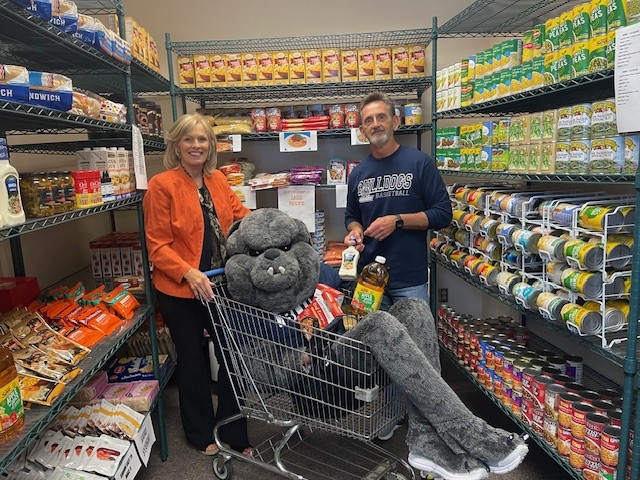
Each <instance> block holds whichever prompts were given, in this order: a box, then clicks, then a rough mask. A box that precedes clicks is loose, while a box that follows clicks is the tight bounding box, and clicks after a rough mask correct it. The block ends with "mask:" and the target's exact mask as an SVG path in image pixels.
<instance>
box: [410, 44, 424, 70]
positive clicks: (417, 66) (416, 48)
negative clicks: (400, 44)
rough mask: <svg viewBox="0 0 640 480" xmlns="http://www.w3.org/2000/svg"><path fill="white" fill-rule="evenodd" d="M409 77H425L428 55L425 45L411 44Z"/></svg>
mask: <svg viewBox="0 0 640 480" xmlns="http://www.w3.org/2000/svg"><path fill="white" fill-rule="evenodd" d="M408 50H409V77H424V75H425V71H426V56H425V47H424V45H410V46H409V47H408Z"/></svg>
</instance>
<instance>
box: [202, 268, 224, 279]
mask: <svg viewBox="0 0 640 480" xmlns="http://www.w3.org/2000/svg"><path fill="white" fill-rule="evenodd" d="M202 273H204V274H205V275H206V276H207V277H209V278H211V277H215V276H216V275H222V274H223V273H224V268H215V269H213V270H207V271H206V272H202Z"/></svg>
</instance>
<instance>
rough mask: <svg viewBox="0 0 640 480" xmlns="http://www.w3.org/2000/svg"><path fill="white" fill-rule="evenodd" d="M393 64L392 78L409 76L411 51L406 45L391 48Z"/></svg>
mask: <svg viewBox="0 0 640 480" xmlns="http://www.w3.org/2000/svg"><path fill="white" fill-rule="evenodd" d="M391 65H392V70H391V78H394V79H396V78H408V77H409V52H408V51H407V48H406V47H404V46H399V47H393V48H392V49H391ZM440 72H441V71H440ZM436 84H437V82H436Z"/></svg>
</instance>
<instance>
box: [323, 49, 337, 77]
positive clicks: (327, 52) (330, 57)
mask: <svg viewBox="0 0 640 480" xmlns="http://www.w3.org/2000/svg"><path fill="white" fill-rule="evenodd" d="M340 77H341V76H340V50H336V49H333V48H328V49H324V50H322V81H323V82H339V81H340Z"/></svg>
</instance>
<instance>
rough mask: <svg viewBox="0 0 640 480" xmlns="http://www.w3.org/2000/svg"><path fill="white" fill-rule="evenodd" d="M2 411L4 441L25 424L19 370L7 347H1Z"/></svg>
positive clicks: (0, 429) (0, 439) (1, 440)
mask: <svg viewBox="0 0 640 480" xmlns="http://www.w3.org/2000/svg"><path fill="white" fill-rule="evenodd" d="M0 412H2V413H0V443H4V442H6V441H7V440H9V439H10V438H11V437H13V436H14V435H15V434H16V433H17V432H18V431H20V429H22V427H23V426H24V407H23V406H22V395H21V394H20V384H19V383H18V372H17V370H16V366H15V364H14V363H13V355H11V350H9V349H8V348H6V347H0Z"/></svg>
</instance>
